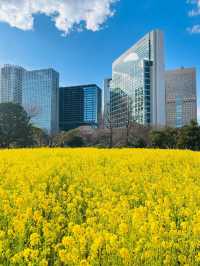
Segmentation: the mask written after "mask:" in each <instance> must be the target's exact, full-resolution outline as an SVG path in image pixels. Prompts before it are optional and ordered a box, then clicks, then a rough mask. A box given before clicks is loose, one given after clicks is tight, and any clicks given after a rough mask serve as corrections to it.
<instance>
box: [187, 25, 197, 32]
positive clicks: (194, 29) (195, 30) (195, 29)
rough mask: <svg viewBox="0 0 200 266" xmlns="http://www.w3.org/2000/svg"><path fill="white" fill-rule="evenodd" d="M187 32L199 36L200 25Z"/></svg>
mask: <svg viewBox="0 0 200 266" xmlns="http://www.w3.org/2000/svg"><path fill="white" fill-rule="evenodd" d="M187 30H188V31H189V32H190V33H191V34H199V33H200V25H199V24H197V25H194V26H193V27H192V28H187Z"/></svg>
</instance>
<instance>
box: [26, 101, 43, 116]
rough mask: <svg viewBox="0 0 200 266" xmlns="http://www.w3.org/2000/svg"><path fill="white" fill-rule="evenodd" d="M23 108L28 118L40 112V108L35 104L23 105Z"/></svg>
mask: <svg viewBox="0 0 200 266" xmlns="http://www.w3.org/2000/svg"><path fill="white" fill-rule="evenodd" d="M25 110H26V112H27V114H28V116H29V117H30V119H32V118H34V117H36V116H38V115H39V114H40V113H41V108H40V107H39V106H37V105H35V104H31V105H28V106H25Z"/></svg>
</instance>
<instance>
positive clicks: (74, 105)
mask: <svg viewBox="0 0 200 266" xmlns="http://www.w3.org/2000/svg"><path fill="white" fill-rule="evenodd" d="M100 117H101V89H100V88H99V87H98V86H97V85H95V84H91V85H80V86H73V87H61V88H60V96H59V125H60V130H61V131H66V130H70V129H73V128H77V127H79V126H83V125H89V126H93V127H98V125H99V120H100Z"/></svg>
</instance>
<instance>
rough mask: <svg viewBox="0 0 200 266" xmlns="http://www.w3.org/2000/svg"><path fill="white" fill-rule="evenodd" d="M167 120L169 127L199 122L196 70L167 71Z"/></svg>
mask: <svg viewBox="0 0 200 266" xmlns="http://www.w3.org/2000/svg"><path fill="white" fill-rule="evenodd" d="M165 87H166V120H167V126H169V127H182V126H184V125H187V124H189V123H190V121H191V120H195V121H196V120H197V92H196V69H195V68H180V69H175V70H170V71H166V73H165Z"/></svg>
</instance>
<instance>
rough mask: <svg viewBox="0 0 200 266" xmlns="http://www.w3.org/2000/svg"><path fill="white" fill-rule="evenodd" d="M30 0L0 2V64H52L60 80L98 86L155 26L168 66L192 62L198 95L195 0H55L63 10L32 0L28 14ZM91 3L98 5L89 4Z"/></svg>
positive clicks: (199, 30)
mask: <svg viewBox="0 0 200 266" xmlns="http://www.w3.org/2000/svg"><path fill="white" fill-rule="evenodd" d="M29 1H30V0H19V1H13V0H1V1H0V20H1V22H0V36H1V38H0V64H4V63H12V64H17V65H22V66H24V67H25V68H27V69H38V68H48V67H53V68H54V69H56V70H57V71H59V72H60V81H61V85H76V84H80V83H97V84H98V85H100V86H102V82H103V79H104V78H106V77H109V76H111V65H112V62H113V61H114V60H115V59H116V58H117V57H118V56H119V55H120V54H121V53H122V52H124V51H125V50H126V49H127V48H129V47H130V46H132V45H133V43H134V42H136V41H137V40H138V39H139V38H140V37H142V36H143V35H144V34H145V33H146V32H148V31H150V30H152V29H155V28H159V29H161V30H163V31H164V33H165V58H166V68H167V69H171V68H176V67H180V66H185V67H191V66H195V67H196V68H197V73H198V96H199V98H200V26H199V25H200V16H199V15H198V14H199V13H200V1H199V0H196V1H193V4H188V1H187V0H169V1H161V0H141V1H138V0H119V1H116V3H114V2H115V0H84V1H83V0H82V1H80V0H73V1H72V0H63V1H62V0H61V1H60V0H59V1H60V2H63V3H64V5H63V6H62V7H61V9H59V8H60V7H58V0H51V1H49V0H35V3H36V4H33V5H35V6H33V7H32V10H30V9H28V12H30V14H28V15H27V10H26V4H27V3H28V2H29ZM50 2H51V6H49V5H50ZM52 3H55V5H54V6H52ZM94 3H95V5H96V7H95V8H96V9H95V8H93V6H92V7H91V9H90V8H89V7H90V6H91V5H93V4H94ZM84 5H85V6H84ZM198 5H199V7H198ZM13 6H14V8H13ZM92 8H93V9H92ZM2 10H3V11H2ZM51 10H53V11H51ZM63 10H64V11H63ZM191 10H193V12H192V13H191ZM89 11H90V13H89V14H88V12H89ZM112 11H115V13H114V14H113V16H111V12H112ZM51 12H52V13H53V15H52V16H53V19H52V16H51V17H50V16H49V14H50V13H51ZM59 12H60V13H59ZM189 12H190V16H189ZM13 14H14V16H13ZM45 14H46V15H45ZM55 16H57V17H56V18H55ZM33 18H34V23H33ZM75 22H76V27H75V26H74V25H75V24H74V23H75ZM79 22H80V23H79ZM77 25H78V26H77ZM188 29H190V30H188ZM63 35H65V36H63ZM199 106H200V101H199Z"/></svg>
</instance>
